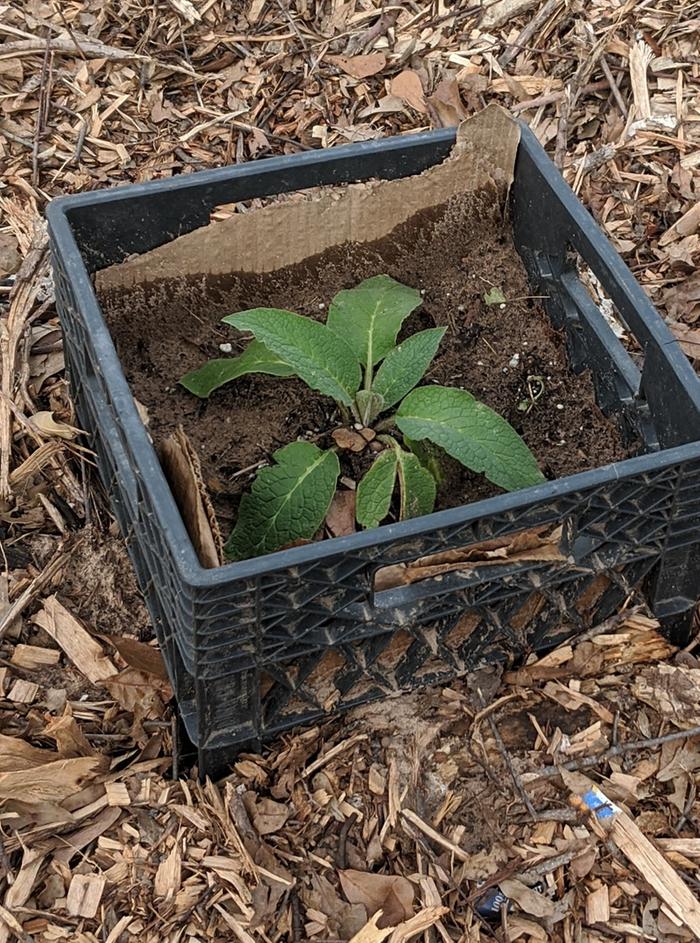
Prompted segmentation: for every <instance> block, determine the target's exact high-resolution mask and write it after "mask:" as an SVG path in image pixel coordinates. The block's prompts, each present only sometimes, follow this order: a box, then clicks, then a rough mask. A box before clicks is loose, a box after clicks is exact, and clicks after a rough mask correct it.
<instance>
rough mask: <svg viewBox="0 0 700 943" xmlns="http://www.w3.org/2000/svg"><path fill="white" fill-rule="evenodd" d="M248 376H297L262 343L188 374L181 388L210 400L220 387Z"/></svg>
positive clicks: (206, 364)
mask: <svg viewBox="0 0 700 943" xmlns="http://www.w3.org/2000/svg"><path fill="white" fill-rule="evenodd" d="M247 373H268V374H271V375H272V376H275V377H291V376H293V375H294V370H293V369H292V368H291V367H290V366H289V364H286V363H285V362H284V361H283V360H282V359H281V358H280V357H278V356H277V355H276V354H273V353H272V352H271V351H269V350H268V349H267V347H266V346H265V345H264V344H261V343H260V341H251V342H250V344H248V346H247V347H246V349H245V350H244V351H243V353H242V354H240V355H239V356H238V357H221V358H217V359H216V360H209V361H208V362H207V363H205V364H203V365H202V366H201V367H199V369H197V370H192V371H190V373H186V374H185V375H184V377H182V378H181V379H180V384H181V386H184V387H185V389H186V390H189V391H190V393H194V395H195V396H200V397H202V399H206V397H207V396H210V395H211V393H213V392H214V390H216V389H218V388H219V387H220V386H223V385H224V384H225V383H230V382H231V380H236V379H238V377H242V376H245V375H246V374H247Z"/></svg>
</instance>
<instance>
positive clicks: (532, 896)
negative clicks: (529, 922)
mask: <svg viewBox="0 0 700 943" xmlns="http://www.w3.org/2000/svg"><path fill="white" fill-rule="evenodd" d="M498 886H499V887H500V889H501V890H502V891H503V893H504V894H505V895H506V897H509V898H510V899H511V900H514V901H515V902H516V904H518V906H519V907H520V908H521V909H522V910H524V911H525V913H526V914H531V915H532V916H533V917H551V916H552V914H553V913H554V904H553V903H552V901H551V900H550V899H549V898H548V897H545V896H544V895H543V894H538V893H537V891H533V890H532V888H531V887H528V886H527V885H526V884H523V882H522V881H516V880H515V879H508V880H505V881H501V882H500V883H499V885H498Z"/></svg>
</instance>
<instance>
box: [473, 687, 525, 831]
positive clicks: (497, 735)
mask: <svg viewBox="0 0 700 943" xmlns="http://www.w3.org/2000/svg"><path fill="white" fill-rule="evenodd" d="M476 690H477V694H478V695H479V699H480V700H481V703H482V704H484V698H483V695H482V694H481V689H480V688H477V689H476ZM486 719H487V720H488V722H489V727H490V728H491V733H492V734H493V736H494V739H495V741H496V743H497V745H498V749H499V750H500V753H501V756H502V757H503V760H504V761H505V764H506V766H507V767H508V772H509V773H510V776H511V779H512V780H513V785H514V786H515V790H516V792H517V793H518V795H519V796H520V799H521V800H522V802H523V805H524V806H525V808H526V809H527V811H528V813H529V815H530V818H531V819H532V820H533V821H536V820H537V812H535V807H534V806H533V804H532V802H530V797H529V796H528V794H527V792H525V787H524V786H523V784H522V783H521V781H520V777H519V776H518V773H517V770H516V769H515V767H514V766H513V760H512V759H511V756H510V753H509V752H508V750H507V749H506V745H505V743H504V742H503V737H502V736H501V734H500V731H499V729H498V727H497V726H496V721H495V720H494V719H493V717H492V716H491V715H490V714H489V716H488V717H487V718H486Z"/></svg>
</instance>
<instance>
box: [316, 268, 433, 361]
mask: <svg viewBox="0 0 700 943" xmlns="http://www.w3.org/2000/svg"><path fill="white" fill-rule="evenodd" d="M420 303H421V295H420V292H419V291H416V289H415V288H409V287H408V286H407V285H402V284H401V283H400V282H397V281H395V280H394V279H393V278H390V277H389V276H388V275H375V276H374V278H367V279H365V281H363V282H360V284H359V285H357V286H356V287H355V288H349V289H347V290H346V291H339V292H338V294H337V295H336V296H335V298H334V299H333V301H332V302H331V305H330V308H329V310H328V320H327V322H326V323H327V325H328V327H329V328H330V330H332V331H333V333H334V334H337V336H338V337H341V338H342V339H343V340H344V341H346V342H347V343H348V344H349V345H350V347H352V349H353V351H354V352H355V356H356V357H357V359H358V360H359V361H360V363H361V364H362V365H363V366H364V367H366V366H367V365H368V364H369V366H370V367H373V366H374V365H375V364H376V363H379V361H380V360H382V359H383V358H384V357H386V355H387V354H388V353H389V351H390V350H391V348H392V347H393V346H394V344H395V343H396V336H397V334H398V333H399V330H400V328H401V325H402V324H403V322H404V320H405V319H406V317H407V316H408V315H409V314H410V313H411V311H413V310H414V309H415V308H417V307H418V305H419V304H420Z"/></svg>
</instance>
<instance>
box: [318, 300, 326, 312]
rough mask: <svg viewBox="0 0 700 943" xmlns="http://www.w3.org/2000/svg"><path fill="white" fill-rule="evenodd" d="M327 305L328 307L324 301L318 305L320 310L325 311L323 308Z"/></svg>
mask: <svg viewBox="0 0 700 943" xmlns="http://www.w3.org/2000/svg"><path fill="white" fill-rule="evenodd" d="M325 307H326V306H325V304H324V303H323V302H321V303H320V305H319V306H318V310H319V311H323V309H324V308H325Z"/></svg>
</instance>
